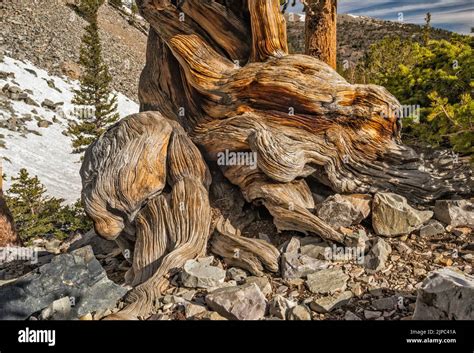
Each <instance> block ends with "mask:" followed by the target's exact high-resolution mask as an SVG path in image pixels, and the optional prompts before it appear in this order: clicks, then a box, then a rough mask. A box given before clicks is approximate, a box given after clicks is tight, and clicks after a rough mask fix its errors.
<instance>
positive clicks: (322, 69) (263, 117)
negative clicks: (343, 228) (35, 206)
mask: <svg viewBox="0 0 474 353" xmlns="http://www.w3.org/2000/svg"><path fill="white" fill-rule="evenodd" d="M226 3H227V2H226V1H200V0H199V1H198V0H186V1H185V2H184V3H183V5H182V8H180V9H178V8H176V6H174V5H173V3H172V2H171V1H168V0H137V4H138V5H139V7H140V11H141V14H142V16H143V17H144V18H145V19H146V20H147V21H148V22H149V23H150V25H151V29H150V36H149V39H148V51H147V64H146V67H145V69H144V71H143V74H142V76H141V79H140V92H139V96H140V102H141V109H142V110H149V111H148V112H144V113H140V114H137V115H133V116H130V117H128V118H126V119H124V120H122V121H120V122H119V123H118V124H116V125H115V126H114V127H112V128H111V129H109V130H108V131H107V132H106V133H105V134H104V135H103V136H102V137H100V138H99V140H98V141H96V142H95V143H94V144H93V145H92V146H91V147H90V148H89V149H88V151H87V153H86V155H85V159H84V164H83V167H82V169H81V176H82V179H83V200H84V204H85V209H86V212H87V213H88V214H89V215H90V216H91V218H92V219H93V221H94V224H95V229H96V231H97V233H98V234H100V235H101V236H103V237H105V238H108V239H120V242H121V243H122V247H124V246H125V247H126V246H128V245H127V244H130V247H133V249H130V254H133V258H132V256H131V257H130V259H131V261H132V269H131V270H130V271H129V273H128V274H127V281H128V282H129V283H130V284H131V285H132V286H133V287H134V289H133V290H132V291H131V292H130V293H129V296H128V299H129V301H130V303H131V304H130V305H129V306H128V307H127V308H126V309H125V310H124V311H123V312H122V313H121V315H122V316H121V317H122V318H131V317H137V316H147V315H148V314H149V313H150V312H151V311H152V308H153V304H154V300H156V298H157V297H158V296H160V294H161V293H162V291H163V289H164V288H166V286H167V285H168V279H169V276H170V274H171V273H173V271H174V270H175V269H178V268H180V267H182V266H183V264H184V263H185V261H186V260H188V259H191V258H195V257H199V256H201V255H204V253H205V251H206V245H207V243H208V239H209V236H210V234H211V231H212V229H211V228H213V227H212V226H211V223H212V222H211V206H210V202H209V198H208V189H209V185H210V183H211V178H210V175H211V174H210V173H209V171H208V167H207V164H208V165H217V166H218V168H220V170H221V171H222V173H223V175H224V176H225V177H226V178H227V180H229V181H230V182H231V183H232V184H234V185H236V186H237V187H238V188H239V189H240V191H241V192H242V195H243V197H244V199H245V200H246V201H247V202H249V203H250V202H252V203H258V204H261V205H264V206H265V207H266V208H267V209H268V211H269V212H270V213H271V215H272V216H273V220H274V223H275V225H276V226H277V228H278V230H280V231H281V230H294V231H299V232H302V233H306V234H313V235H319V236H320V237H322V238H323V239H325V240H327V241H329V242H336V243H341V244H351V243H352V240H351V239H347V238H346V237H345V236H344V235H343V234H341V233H339V232H338V231H337V230H334V229H332V228H331V227H330V226H329V225H328V224H326V223H325V222H324V221H322V220H321V219H319V218H318V217H317V216H315V215H314V214H313V213H312V209H313V208H314V201H313V198H312V195H311V192H312V190H311V189H310V187H309V186H308V183H307V180H309V179H316V180H317V181H319V183H322V184H324V185H327V186H329V187H330V188H331V189H332V190H334V191H335V192H339V193H374V192H377V191H393V192H396V193H398V194H401V195H403V196H405V197H407V198H408V199H409V200H410V201H411V202H415V203H417V202H422V203H426V202H431V201H433V200H435V199H437V198H439V197H441V196H445V195H450V194H454V193H467V192H470V188H471V186H470V185H469V183H468V181H470V175H469V173H467V172H466V171H465V170H463V169H455V168H451V169H449V168H445V170H443V171H440V170H437V169H436V168H435V167H433V166H430V165H423V163H422V160H421V159H420V158H419V157H418V156H417V155H416V153H414V152H413V151H412V150H411V149H409V148H407V147H405V146H403V145H402V144H401V143H400V139H399V136H400V129H401V123H400V119H399V118H398V116H397V109H398V107H399V104H398V102H397V100H396V99H395V98H394V97H393V96H392V95H391V94H390V93H389V92H388V91H387V90H385V89H384V88H382V87H378V86H372V85H351V84H349V83H348V82H346V81H345V80H344V79H343V78H342V77H341V76H339V75H338V74H337V73H336V72H335V71H334V70H333V69H332V68H331V67H329V66H328V65H327V64H325V63H323V62H321V61H319V60H317V59H315V58H312V57H309V56H305V55H288V53H287V52H288V50H287V45H286V31H285V25H284V20H283V18H282V16H281V15H280V13H279V6H278V4H279V2H278V1H276V0H248V1H247V0H245V1H244V0H236V1H233V2H232V3H233V5H231V6H226V5H225V4H226ZM182 14H184V15H185V16H184V17H183V16H182ZM250 38H251V40H250ZM240 65H244V66H240ZM152 111H153V112H152ZM229 154H233V155H234V157H235V156H240V157H243V162H242V160H241V161H240V162H236V160H235V159H232V158H230V159H228V158H226V156H229ZM223 156H224V158H223ZM309 184H310V185H311V184H312V183H309ZM313 191H314V190H313ZM236 219H237V218H236ZM214 224H215V229H216V231H215V233H214V235H213V237H212V238H211V243H210V245H211V246H210V249H211V251H213V252H214V253H216V254H218V255H220V256H222V257H223V258H224V260H225V261H226V262H227V263H228V264H229V265H237V266H240V267H243V268H245V269H247V270H249V271H250V272H252V273H254V274H257V275H260V274H261V273H262V272H263V271H264V270H268V271H273V272H275V271H277V270H278V256H279V254H278V251H277V250H276V249H275V248H274V247H273V246H272V245H271V244H269V243H266V242H263V241H260V240H255V239H249V238H245V237H242V236H241V235H240V232H239V231H238V230H237V229H235V228H234V226H233V225H231V224H230V223H228V222H226V221H225V220H224V218H221V217H218V218H216V219H214ZM123 244H125V245H123Z"/></svg>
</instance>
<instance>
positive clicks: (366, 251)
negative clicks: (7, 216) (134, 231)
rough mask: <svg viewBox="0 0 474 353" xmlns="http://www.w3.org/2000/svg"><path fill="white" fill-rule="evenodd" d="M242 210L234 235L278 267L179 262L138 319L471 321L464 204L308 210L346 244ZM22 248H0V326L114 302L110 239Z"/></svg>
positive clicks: (95, 310)
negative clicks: (149, 311) (265, 249)
mask: <svg viewBox="0 0 474 353" xmlns="http://www.w3.org/2000/svg"><path fill="white" fill-rule="evenodd" d="M315 198H316V199H318V195H315ZM249 212H250V213H253V215H254V217H253V218H254V221H253V222H252V223H251V224H250V225H248V226H246V227H245V228H244V234H245V235H246V236H253V237H259V238H261V239H267V240H269V241H271V242H272V243H273V244H274V245H276V246H277V247H278V249H279V251H280V252H281V256H280V271H279V272H278V273H275V274H270V273H266V274H264V275H262V276H255V275H252V274H251V273H249V272H247V271H245V270H243V269H240V268H236V267H231V266H228V265H227V264H226V263H224V262H223V261H222V260H221V259H220V258H218V257H214V256H209V257H206V258H201V259H195V260H189V261H188V262H187V263H186V264H185V266H184V267H183V268H182V269H179V270H178V271H177V272H176V273H175V274H173V275H172V277H171V285H170V287H169V289H168V290H167V291H166V293H164V295H163V296H162V297H161V298H160V300H159V301H157V302H156V305H155V312H154V314H153V315H151V317H148V318H143V319H148V320H185V319H190V320H226V319H228V320H262V319H263V320H327V319H331V320H411V319H438V320H439V319H457V320H460V319H473V318H474V311H473V309H474V277H473V276H472V263H473V255H474V242H473V235H472V229H473V228H474V204H473V202H472V200H449V201H438V202H436V204H435V205H434V207H428V208H426V209H424V210H421V209H416V208H413V207H411V206H410V205H408V204H407V202H406V200H405V199H404V198H402V197H400V196H398V195H394V194H383V193H380V194H376V195H375V197H374V198H372V197H369V196H367V195H332V196H329V197H328V198H325V199H322V200H320V201H319V202H318V206H317V207H316V209H315V211H314V212H316V213H317V214H318V215H319V216H320V217H321V218H323V219H325V220H326V221H328V222H330V223H331V224H332V225H333V227H335V228H338V229H339V230H340V231H342V232H345V233H346V234H350V235H351V236H353V238H354V240H355V241H354V247H346V248H338V247H337V246H336V245H334V244H327V243H325V242H323V241H321V239H320V238H319V237H316V236H302V235H296V234H294V233H292V232H283V233H281V234H279V235H278V236H274V235H275V233H276V232H275V229H274V226H273V225H272V223H271V219H269V218H268V216H267V215H266V214H265V213H262V210H260V209H251V210H249ZM34 246H36V247H37V249H38V250H40V252H35V253H28V250H23V251H22V250H21V248H17V249H16V250H15V249H14V248H3V249H0V255H1V256H0V260H1V261H0V263H1V265H0V279H1V280H0V303H1V304H2V308H4V309H3V310H2V311H0V319H5V318H13V319H30V320H51V319H64V318H66V319H82V320H98V319H101V318H103V317H105V316H107V315H109V314H111V313H114V312H117V311H119V310H120V309H121V308H122V307H123V306H124V303H123V302H122V300H121V299H120V298H122V297H123V295H124V294H125V292H127V290H128V289H130V287H127V286H126V285H125V284H124V276H125V273H126V271H127V270H128V269H129V268H130V264H129V262H128V261H127V259H126V256H124V254H122V252H121V251H120V249H119V248H118V247H116V246H115V244H114V243H113V242H108V241H105V240H102V239H100V238H99V237H97V236H95V234H94V233H93V232H89V233H88V234H87V235H77V236H75V237H73V238H71V239H68V240H67V241H66V242H62V243H61V242H60V241H58V240H56V239H49V240H48V239H42V240H38V241H36V243H35V244H34ZM30 250H31V248H30ZM34 254H36V255H37V257H36V258H35V256H33V255H34ZM125 255H126V254H125ZM21 256H23V257H21ZM21 259H23V261H22V260H21ZM25 259H29V261H24V260H25ZM71 264H75V265H74V266H72V265H71ZM92 283H94V285H91V284H92ZM44 288H47V290H44ZM43 291H44V293H43ZM58 298H59V299H58Z"/></svg>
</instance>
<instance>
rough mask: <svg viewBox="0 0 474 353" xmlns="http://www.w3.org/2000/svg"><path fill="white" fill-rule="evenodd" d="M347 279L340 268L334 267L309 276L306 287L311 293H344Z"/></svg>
mask: <svg viewBox="0 0 474 353" xmlns="http://www.w3.org/2000/svg"><path fill="white" fill-rule="evenodd" d="M348 279H349V276H348V275H346V274H345V273H344V272H343V271H342V270H341V269H340V268H338V267H334V268H330V269H326V270H321V271H317V272H314V273H311V274H309V275H308V279H307V280H306V286H307V287H308V289H309V290H310V292H311V293H315V294H333V293H335V292H339V291H344V290H345V289H346V287H347V280H348Z"/></svg>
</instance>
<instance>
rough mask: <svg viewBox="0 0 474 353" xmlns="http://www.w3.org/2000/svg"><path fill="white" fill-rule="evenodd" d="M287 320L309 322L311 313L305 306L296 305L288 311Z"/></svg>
mask: <svg viewBox="0 0 474 353" xmlns="http://www.w3.org/2000/svg"><path fill="white" fill-rule="evenodd" d="M287 319H288V320H298V321H309V320H311V311H310V310H309V309H308V307H307V306H306V305H297V306H295V307H293V308H291V309H290V310H289V311H288V315H287Z"/></svg>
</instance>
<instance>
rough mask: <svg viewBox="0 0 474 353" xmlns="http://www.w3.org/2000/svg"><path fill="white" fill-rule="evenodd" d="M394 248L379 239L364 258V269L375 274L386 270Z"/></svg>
mask: <svg viewBox="0 0 474 353" xmlns="http://www.w3.org/2000/svg"><path fill="white" fill-rule="evenodd" d="M391 252H392V247H391V246H390V244H388V243H387V242H386V241H385V240H383V239H382V238H377V239H375V241H374V245H373V246H372V248H371V249H370V251H369V253H368V254H367V255H366V256H365V258H364V267H365V268H366V270H367V272H369V273H375V272H377V271H380V270H382V269H384V268H385V263H386V262H387V260H388V256H389V255H390V253H391Z"/></svg>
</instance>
